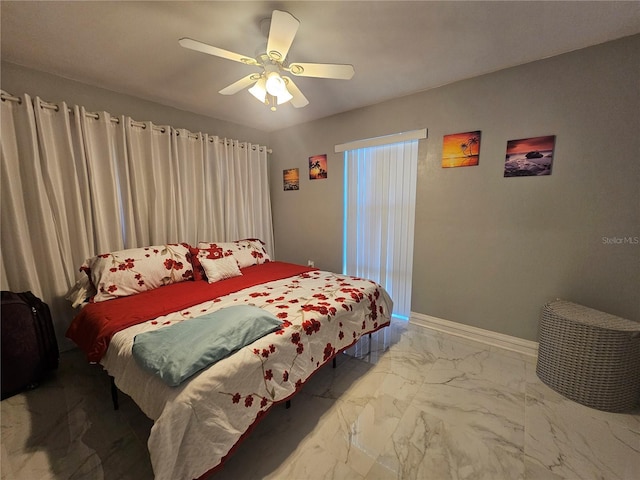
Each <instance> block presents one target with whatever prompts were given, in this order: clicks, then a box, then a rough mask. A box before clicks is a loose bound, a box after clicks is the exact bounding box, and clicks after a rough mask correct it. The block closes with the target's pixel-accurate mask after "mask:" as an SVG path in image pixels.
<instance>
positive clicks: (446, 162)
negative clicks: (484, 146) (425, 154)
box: [442, 130, 480, 168]
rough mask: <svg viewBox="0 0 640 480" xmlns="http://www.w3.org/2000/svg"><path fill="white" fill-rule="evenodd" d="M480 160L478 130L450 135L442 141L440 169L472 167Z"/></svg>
mask: <svg viewBox="0 0 640 480" xmlns="http://www.w3.org/2000/svg"><path fill="white" fill-rule="evenodd" d="M479 160H480V130H476V131H475V132H465V133H452V134H451V135H445V136H444V137H443V139H442V168H453V167H473V166H476V165H478V162H479Z"/></svg>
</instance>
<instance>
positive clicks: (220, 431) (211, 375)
mask: <svg viewBox="0 0 640 480" xmlns="http://www.w3.org/2000/svg"><path fill="white" fill-rule="evenodd" d="M238 304H250V305H255V306H257V307H260V308H263V309H265V310H268V311H270V312H272V313H273V314H274V315H276V316H277V317H278V318H280V319H282V320H283V327H282V329H280V330H278V331H276V332H274V333H271V334H269V335H267V336H265V337H262V338H261V339H259V340H257V341H256V342H254V343H252V344H251V345H248V346H247V347H244V348H242V349H241V350H240V351H238V352H236V353H234V354H233V355H231V356H230V357H228V358H225V359H224V360H221V361H219V362H218V363H216V364H214V365H212V366H210V367H209V368H207V369H205V370H204V371H202V372H200V373H198V374H196V375H195V376H194V377H192V378H191V379H190V380H189V381H187V382H185V383H183V384H181V385H180V386H178V387H169V386H167V385H166V384H164V383H163V382H162V381H161V380H160V379H159V378H157V377H155V376H153V375H150V374H148V373H146V372H144V371H143V370H142V369H141V368H140V367H138V365H137V364H136V362H135V360H134V359H133V357H132V354H131V350H132V345H133V338H134V337H135V335H136V334H138V333H140V332H144V331H150V330H155V329H159V328H163V327H164V326H165V325H170V324H173V323H176V322H182V321H188V319H190V318H194V317H197V316H199V315H203V314H205V313H210V312H213V311H216V310H219V309H220V308H224V307H228V306H231V305H238ZM392 308H393V302H392V301H391V299H390V297H389V295H388V294H387V292H386V291H385V290H384V289H383V288H382V287H381V286H379V285H378V284H376V283H375V282H372V281H369V280H364V279H359V278H355V277H348V276H343V275H338V274H335V273H330V272H325V271H318V270H316V271H312V272H308V273H303V274H300V275H296V276H293V277H289V278H285V279H283V280H276V281H272V282H268V283H265V284H262V285H258V286H254V287H250V288H247V289H244V290H242V291H240V292H237V293H233V294H230V295H227V296H224V297H220V298H216V299H215V300H212V301H207V302H204V303H201V304H198V305H195V306H194V307H191V308H189V309H187V310H183V311H179V312H175V313H172V314H169V315H166V316H163V317H159V318H156V319H154V320H149V321H147V322H145V323H142V324H139V325H135V326H132V327H129V328H127V329H125V330H123V331H121V332H119V333H117V334H115V335H114V336H113V338H112V340H111V343H110V345H109V349H108V350H107V353H106V355H105V356H104V358H103V359H102V362H101V363H102V365H103V366H104V367H105V369H106V370H107V371H108V372H109V374H110V375H112V376H113V377H114V378H115V381H116V385H117V386H118V388H120V390H122V391H123V392H125V393H126V394H128V395H129V396H131V397H132V398H133V400H134V401H135V402H136V403H137V404H138V406H139V407H140V408H141V409H142V411H143V412H144V413H145V414H146V415H147V416H148V417H149V418H151V419H152V420H154V425H153V427H152V429H151V434H150V436H149V441H148V448H149V453H150V456H151V462H152V465H153V469H154V473H155V478H156V479H157V480H164V479H167V480H179V479H184V480H191V479H194V478H198V477H200V476H201V475H203V474H204V473H206V472H208V471H209V470H210V469H212V468H214V467H216V466H217V465H219V464H220V463H221V462H222V461H223V459H224V457H225V456H226V455H227V454H228V452H229V451H230V450H231V449H232V447H233V446H234V445H235V444H236V443H238V442H239V441H240V440H241V439H242V437H243V435H244V434H245V432H247V431H248V430H249V429H250V427H251V426H252V425H253V424H254V423H255V422H256V421H258V420H259V419H260V418H261V417H262V416H263V415H264V414H265V413H266V412H267V411H268V410H269V409H270V408H271V407H272V406H273V405H274V404H275V403H278V402H282V401H284V400H286V399H288V398H290V397H291V396H292V395H294V394H295V393H296V392H297V391H298V390H299V389H300V388H301V386H302V385H303V384H304V382H305V381H306V380H307V379H308V378H309V377H310V376H311V374H312V373H313V372H314V371H315V370H317V369H318V368H319V367H320V366H322V365H323V364H325V363H326V362H328V361H329V360H331V359H332V358H333V357H334V356H335V355H336V354H337V353H339V352H341V351H342V350H344V349H346V348H348V347H349V346H351V345H352V344H354V343H355V342H356V341H357V340H358V339H359V338H360V337H361V336H362V335H365V334H367V333H370V332H373V331H376V330H378V329H380V328H382V327H384V326H386V325H388V324H389V322H390V318H391V313H392Z"/></svg>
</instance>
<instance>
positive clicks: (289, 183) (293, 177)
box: [282, 168, 300, 191]
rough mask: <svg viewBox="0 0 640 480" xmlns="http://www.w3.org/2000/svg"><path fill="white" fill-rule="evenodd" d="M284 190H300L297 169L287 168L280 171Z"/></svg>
mask: <svg viewBox="0 0 640 480" xmlns="http://www.w3.org/2000/svg"><path fill="white" fill-rule="evenodd" d="M282 183H283V185H284V190H285V191H287V190H300V171H299V170H298V169H297V168H287V169H286V170H283V171H282Z"/></svg>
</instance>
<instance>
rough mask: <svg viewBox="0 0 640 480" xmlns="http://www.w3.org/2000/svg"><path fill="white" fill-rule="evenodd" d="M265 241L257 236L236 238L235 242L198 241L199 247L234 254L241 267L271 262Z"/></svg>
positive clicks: (224, 253)
mask: <svg viewBox="0 0 640 480" xmlns="http://www.w3.org/2000/svg"><path fill="white" fill-rule="evenodd" d="M264 247H265V243H264V242H263V241H262V240H259V239H257V238H247V239H244V240H236V241H235V242H216V243H207V242H200V243H198V248H201V249H203V248H204V249H214V250H216V251H218V252H219V254H220V256H227V255H229V254H231V255H233V256H234V258H235V259H236V261H237V262H238V265H239V266H240V268H245V267H250V266H252V265H260V264H262V263H267V262H270V261H271V259H270V258H269V254H268V253H267V250H266V249H265V248H264Z"/></svg>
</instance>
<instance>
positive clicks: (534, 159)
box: [504, 135, 556, 177]
mask: <svg viewBox="0 0 640 480" xmlns="http://www.w3.org/2000/svg"><path fill="white" fill-rule="evenodd" d="M555 144H556V136H555V135H546V136H544V137H532V138H522V139H520V140H509V141H508V142H507V153H506V155H505V160H504V176H505V177H540V176H543V175H551V166H552V164H553V150H554V148H555Z"/></svg>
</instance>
